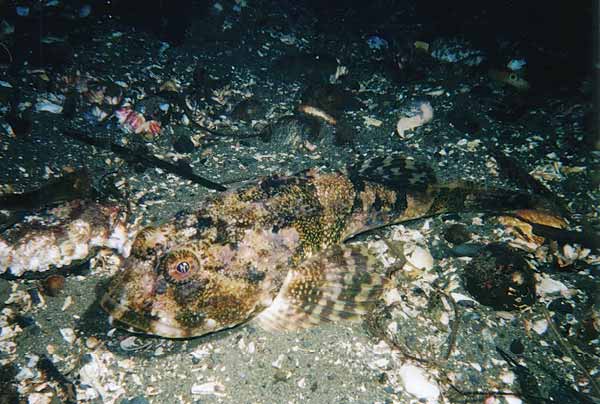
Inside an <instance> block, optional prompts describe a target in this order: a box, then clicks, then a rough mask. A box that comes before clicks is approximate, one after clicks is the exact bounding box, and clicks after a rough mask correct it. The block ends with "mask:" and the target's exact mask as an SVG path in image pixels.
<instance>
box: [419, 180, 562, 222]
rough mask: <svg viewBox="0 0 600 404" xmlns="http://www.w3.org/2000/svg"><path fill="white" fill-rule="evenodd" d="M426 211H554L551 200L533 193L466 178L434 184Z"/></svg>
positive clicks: (434, 213) (432, 213)
mask: <svg viewBox="0 0 600 404" xmlns="http://www.w3.org/2000/svg"><path fill="white" fill-rule="evenodd" d="M434 189H435V195H436V196H435V198H434V202H433V205H432V206H431V208H430V209H429V213H430V215H436V214H440V213H446V212H465V211H473V212H502V211H511V210H518V209H538V210H546V211H555V210H556V209H555V208H554V206H553V204H552V203H551V202H550V201H548V200H547V199H546V198H544V197H541V196H539V195H536V194H532V193H528V192H523V191H518V190H510V189H502V188H487V187H482V186H481V185H477V184H474V183H471V182H467V181H454V182H450V183H445V184H438V185H435V187H434Z"/></svg>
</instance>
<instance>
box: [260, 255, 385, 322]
mask: <svg viewBox="0 0 600 404" xmlns="http://www.w3.org/2000/svg"><path fill="white" fill-rule="evenodd" d="M376 266H381V263H380V262H378V260H377V259H375V257H374V254H372V253H370V252H369V250H368V248H367V247H366V246H356V245H353V246H335V247H331V248H328V249H327V250H324V251H322V252H321V253H320V254H319V255H317V256H316V257H313V258H311V259H309V260H307V261H306V262H304V263H302V264H301V265H300V266H299V267H297V268H294V269H292V270H290V272H289V273H288V275H287V277H286V279H285V281H284V283H283V285H282V287H281V290H280V291H279V294H278V295H277V296H276V297H275V299H274V300H273V302H272V304H271V305H270V306H269V307H268V308H266V309H265V310H264V311H263V312H261V313H260V314H259V315H258V316H257V317H255V318H254V319H253V322H254V324H256V325H258V326H260V327H261V328H263V329H265V330H267V331H284V330H296V329H302V328H309V327H312V326H314V325H317V324H320V323H324V322H328V321H335V320H339V319H354V318H357V317H358V316H360V315H362V314H365V313H367V312H368V310H369V309H370V308H371V307H372V305H373V304H374V303H375V301H376V300H377V299H378V298H379V297H380V296H381V294H382V292H383V291H384V289H385V287H386V285H387V284H388V281H389V279H388V278H386V277H385V276H382V275H380V274H378V273H376V272H374V271H373V268H374V267H376Z"/></svg>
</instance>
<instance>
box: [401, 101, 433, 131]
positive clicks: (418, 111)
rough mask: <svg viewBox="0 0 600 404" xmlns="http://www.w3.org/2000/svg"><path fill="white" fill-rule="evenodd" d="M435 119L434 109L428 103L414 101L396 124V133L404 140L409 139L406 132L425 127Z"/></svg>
mask: <svg viewBox="0 0 600 404" xmlns="http://www.w3.org/2000/svg"><path fill="white" fill-rule="evenodd" d="M432 119H433V107H432V106H431V104H430V103H429V102H428V101H414V102H412V103H410V104H409V105H408V107H407V108H406V110H405V111H404V112H403V113H402V116H401V117H400V119H399V120H398V123H396V133H398V136H400V137H401V138H402V139H407V138H409V136H408V135H406V134H405V132H407V131H410V130H413V129H416V128H418V127H419V126H423V125H425V124H426V123H428V122H430V121H431V120H432Z"/></svg>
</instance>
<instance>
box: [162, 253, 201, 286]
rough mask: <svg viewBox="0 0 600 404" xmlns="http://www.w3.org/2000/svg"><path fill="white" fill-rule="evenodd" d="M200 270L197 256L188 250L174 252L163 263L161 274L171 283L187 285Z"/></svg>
mask: <svg viewBox="0 0 600 404" xmlns="http://www.w3.org/2000/svg"><path fill="white" fill-rule="evenodd" d="M199 270H200V263H199V262H198V259H197V258H196V256H195V254H194V253H193V252H191V251H188V250H179V251H173V252H170V253H169V254H167V255H166V256H165V257H164V258H163V260H162V263H161V272H162V273H163V275H164V277H165V279H166V280H167V281H168V282H170V283H176V284H178V283H185V282H187V281H189V280H191V278H192V277H193V276H194V274H196V273H197V272H198V271H199Z"/></svg>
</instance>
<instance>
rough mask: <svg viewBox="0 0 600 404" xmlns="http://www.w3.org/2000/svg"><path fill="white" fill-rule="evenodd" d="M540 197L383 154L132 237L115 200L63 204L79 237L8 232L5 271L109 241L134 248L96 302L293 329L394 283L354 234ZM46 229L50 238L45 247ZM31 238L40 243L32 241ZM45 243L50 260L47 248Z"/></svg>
mask: <svg viewBox="0 0 600 404" xmlns="http://www.w3.org/2000/svg"><path fill="white" fill-rule="evenodd" d="M539 203H540V201H539V200H538V198H536V197H535V195H531V194H528V193H524V192H523V193H522V192H518V191H512V190H499V189H486V188H481V187H477V186H475V185H473V184H470V183H467V182H460V181H458V182H455V183H447V184H441V183H439V182H438V181H437V180H436V176H435V174H434V172H433V170H432V169H431V168H430V167H429V166H428V165H426V164H424V163H421V162H418V161H415V160H413V159H410V158H405V157H403V156H399V155H394V156H388V157H381V158H379V157H375V158H370V159H367V160H363V161H360V162H358V163H356V164H354V165H353V166H350V167H348V168H347V169H346V170H343V171H340V172H322V171H319V170H316V169H310V170H307V171H304V172H302V173H299V174H297V175H292V176H273V177H267V178H264V179H261V180H258V181H257V182H255V183H252V184H249V185H244V186H240V187H239V188H237V189H235V190H230V191H227V192H224V193H220V194H216V195H214V196H212V197H209V198H208V199H207V200H205V201H203V202H201V204H200V205H199V207H198V208H197V209H196V210H193V211H192V210H190V211H189V212H182V213H179V214H177V215H176V216H175V217H174V218H172V219H171V220H169V221H167V222H166V223H163V224H161V225H157V226H151V227H146V228H144V229H142V230H140V231H139V232H137V234H136V235H135V236H134V237H128V230H127V228H126V226H125V224H124V221H123V219H122V218H121V217H120V215H119V211H118V210H117V208H116V207H114V206H113V207H106V206H103V205H97V204H94V203H88V204H85V205H77V206H76V207H74V208H73V207H71V210H69V211H68V212H64V216H65V217H64V218H63V221H64V223H63V222H61V223H60V229H64V228H65V227H66V228H71V229H73V228H74V229H76V230H77V229H78V233H77V234H78V235H79V237H80V238H81V239H82V240H83V241H81V242H80V243H78V242H77V240H72V237H71V238H69V237H67V236H65V231H64V230H61V231H59V230H57V228H56V226H55V228H54V230H53V231H52V232H48V231H46V233H43V231H42V232H41V233H38V235H37V236H35V235H34V236H31V235H30V236H26V235H22V233H23V231H22V230H21V235H22V237H20V238H19V237H16V236H15V235H14V234H13V235H9V236H3V237H4V239H0V272H5V271H11V272H13V273H16V274H20V273H22V272H23V271H24V270H27V269H28V266H29V267H30V269H31V270H38V271H39V270H45V269H48V268H49V267H50V266H51V263H52V262H51V261H52V260H54V261H58V262H59V263H62V262H63V261H64V259H63V261H60V259H59V257H60V256H61V254H62V255H64V254H65V253H68V254H67V255H70V256H71V257H73V256H76V258H78V259H82V258H83V257H84V256H88V255H89V253H90V251H91V250H93V247H96V246H107V247H110V248H113V249H116V250H118V251H119V252H120V253H121V254H123V255H126V256H127V257H126V259H125V260H124V262H123V266H122V268H121V270H120V271H119V272H118V273H117V274H116V275H115V276H114V278H113V279H112V280H111V281H110V284H109V286H108V290H107V292H106V294H105V295H104V297H103V298H102V299H101V303H100V304H101V306H102V307H103V308H104V310H106V311H107V312H108V313H109V314H110V316H111V317H112V318H113V319H114V320H117V321H118V322H119V323H121V324H124V325H126V326H127V327H129V328H131V329H132V330H135V331H137V332H143V333H148V334H155V335H159V336H163V337H169V338H186V337H193V336H199V335H203V334H207V333H212V332H215V331H219V330H222V329H226V328H230V327H234V326H236V325H239V324H242V323H245V322H248V321H252V322H253V323H254V324H256V325H258V326H261V327H263V328H265V329H267V330H290V329H297V328H304V327H309V326H312V325H315V324H319V323H321V322H324V321H331V320H337V319H345V318H354V317H357V316H359V315H361V314H363V313H365V312H366V311H367V310H368V309H369V307H370V306H371V305H372V304H373V303H374V302H375V301H376V300H377V299H379V298H380V296H381V294H382V292H383V291H384V290H385V289H386V287H387V285H388V284H389V282H388V280H387V278H386V277H385V276H384V275H382V274H380V273H378V272H376V271H373V270H370V269H371V268H372V267H373V266H374V265H377V263H376V259H375V254H374V253H373V252H371V251H369V249H368V248H367V247H366V246H365V245H364V244H361V243H346V241H347V240H348V239H350V238H352V237H354V236H356V235H357V234H360V233H363V232H366V231H369V230H372V229H374V228H378V227H381V226H384V225H388V224H394V223H400V222H403V221H407V220H412V219H417V218H422V217H427V216H431V215H436V214H440V213H443V212H450V211H456V212H458V211H485V210H510V209H520V208H528V207H537V206H539ZM71 204H74V202H72V203H71ZM74 209H75V210H76V211H77V212H78V213H77V214H76V215H74V213H73V210H74ZM99 212H100V213H99ZM69 215H70V216H69ZM86 218H87V219H86ZM69 220H70V222H69V223H67V222H68V221H69ZM102 221H104V223H106V224H102V223H103V222H102ZM39 234H44V237H46V239H45V242H46V243H50V244H51V245H50V246H47V247H44V246H43V244H44V243H43V242H42V241H40V239H39V238H40V237H39ZM66 234H69V232H68V231H67V232H66ZM52 237H53V238H52ZM128 239H129V241H128ZM32 240H34V241H35V240H37V241H36V242H37V243H38V244H37V247H36V248H37V250H38V252H37V253H34V252H32V250H31V248H32V247H31V246H29V247H28V243H30V244H31V241H32ZM59 241H60V242H61V243H63V244H64V245H56V244H57V243H58V242H59ZM82 243H83V244H85V246H84V247H82V246H81V244H82ZM43 248H46V249H47V250H48V251H52V257H51V259H50V258H47V259H44V258H43V257H44V254H42V253H39V250H40V249H43ZM27 254H30V255H33V256H34V258H35V259H33V260H32V259H31V258H30V257H29V256H27V257H24V255H27ZM70 259H71V260H72V259H73V258H70ZM40 261H42V262H43V268H42V266H40V265H41V264H40ZM36 265H37V266H36Z"/></svg>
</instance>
